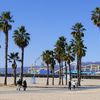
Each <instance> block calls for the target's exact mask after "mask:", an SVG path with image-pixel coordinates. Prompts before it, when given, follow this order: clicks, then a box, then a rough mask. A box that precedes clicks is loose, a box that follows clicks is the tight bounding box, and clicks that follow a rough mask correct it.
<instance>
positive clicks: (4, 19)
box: [0, 12, 14, 85]
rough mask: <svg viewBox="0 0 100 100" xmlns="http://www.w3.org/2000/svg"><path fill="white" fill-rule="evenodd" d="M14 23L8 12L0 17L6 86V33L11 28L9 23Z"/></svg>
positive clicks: (5, 83) (5, 82) (5, 81)
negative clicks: (3, 43)
mask: <svg viewBox="0 0 100 100" xmlns="http://www.w3.org/2000/svg"><path fill="white" fill-rule="evenodd" d="M12 22H14V21H13V20H12V16H11V14H10V12H3V13H2V14H1V16H0V30H2V31H3V32H4V34H5V79H4V85H7V67H8V64H7V55H8V32H9V30H11V28H12V26H11V24H10V23H12Z"/></svg>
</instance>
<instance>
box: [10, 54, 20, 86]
mask: <svg viewBox="0 0 100 100" xmlns="http://www.w3.org/2000/svg"><path fill="white" fill-rule="evenodd" d="M8 60H9V62H11V63H12V68H13V70H14V73H13V75H14V85H16V68H17V64H16V62H17V61H21V60H20V58H19V53H18V52H16V53H14V52H13V53H10V55H8Z"/></svg>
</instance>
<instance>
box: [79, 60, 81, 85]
mask: <svg viewBox="0 0 100 100" xmlns="http://www.w3.org/2000/svg"><path fill="white" fill-rule="evenodd" d="M79 86H81V58H80V59H79Z"/></svg>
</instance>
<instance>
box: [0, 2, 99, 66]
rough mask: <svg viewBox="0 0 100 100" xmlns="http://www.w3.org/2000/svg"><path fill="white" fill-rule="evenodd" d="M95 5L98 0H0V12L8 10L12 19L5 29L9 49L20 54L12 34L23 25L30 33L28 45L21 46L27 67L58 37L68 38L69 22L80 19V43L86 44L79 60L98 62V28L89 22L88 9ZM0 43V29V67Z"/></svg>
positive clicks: (0, 60)
mask: <svg viewBox="0 0 100 100" xmlns="http://www.w3.org/2000/svg"><path fill="white" fill-rule="evenodd" d="M99 4H100V1H99V0H93V1H91V2H89V1H87V0H81V1H80V0H76V1H73V0H68V1H66V0H30V1H29V0H25V1H24V0H21V1H20V0H16V1H10V0H9V1H6V0H1V2H0V14H1V13H2V12H3V11H10V12H11V15H13V19H14V21H15V22H14V23H13V24H12V30H11V31H9V52H13V51H14V52H19V53H21V50H20V48H18V47H17V46H16V45H15V44H14V41H13V39H12V36H13V32H14V30H15V29H17V28H18V27H20V26H21V25H24V26H25V27H26V30H27V32H28V33H30V36H31V41H30V44H29V46H28V47H26V48H25V57H24V58H25V59H24V66H30V65H31V64H34V61H35V60H36V59H37V58H38V57H39V56H40V55H41V54H42V52H43V51H44V50H47V49H53V48H54V45H55V42H56V41H57V39H58V38H59V37H60V36H65V37H66V38H67V41H70V40H71V39H72V36H71V34H70V33H71V31H72V30H71V28H72V25H74V24H75V23H77V22H81V23H82V24H83V25H84V27H85V28H86V31H85V32H84V33H85V37H84V43H85V46H86V47H87V53H86V56H85V57H84V58H83V62H84V61H94V62H95V61H100V56H99V54H100V53H99V52H100V47H99V45H100V31H99V29H98V28H97V27H96V26H95V25H94V24H93V22H92V21H91V11H93V10H94V9H95V8H96V7H99ZM3 44H4V33H3V32H0V45H1V48H0V67H4V45H3ZM13 49H14V50H13ZM19 65H20V64H19Z"/></svg>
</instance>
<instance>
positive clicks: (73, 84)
mask: <svg viewBox="0 0 100 100" xmlns="http://www.w3.org/2000/svg"><path fill="white" fill-rule="evenodd" d="M72 86H73V89H75V87H76V82H75V80H74V81H72Z"/></svg>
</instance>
